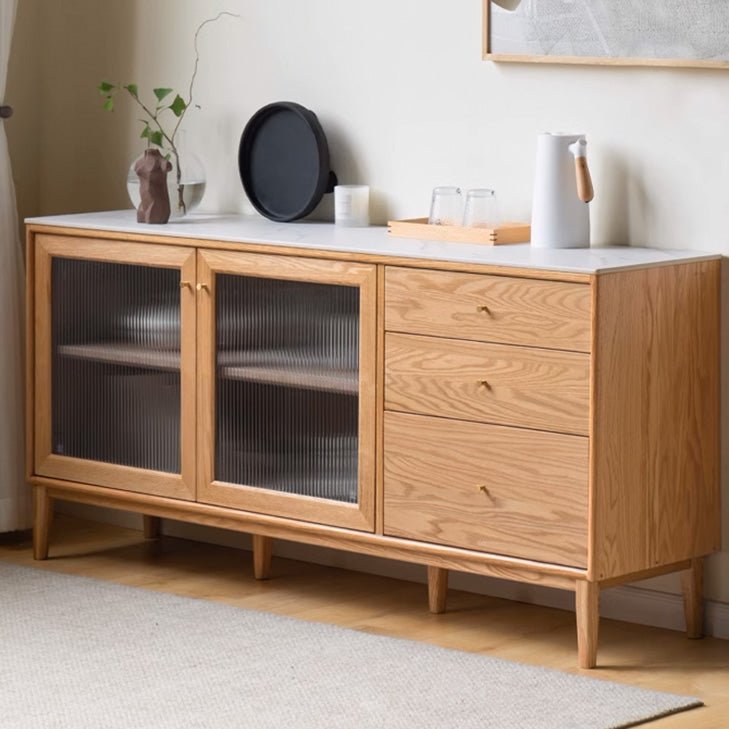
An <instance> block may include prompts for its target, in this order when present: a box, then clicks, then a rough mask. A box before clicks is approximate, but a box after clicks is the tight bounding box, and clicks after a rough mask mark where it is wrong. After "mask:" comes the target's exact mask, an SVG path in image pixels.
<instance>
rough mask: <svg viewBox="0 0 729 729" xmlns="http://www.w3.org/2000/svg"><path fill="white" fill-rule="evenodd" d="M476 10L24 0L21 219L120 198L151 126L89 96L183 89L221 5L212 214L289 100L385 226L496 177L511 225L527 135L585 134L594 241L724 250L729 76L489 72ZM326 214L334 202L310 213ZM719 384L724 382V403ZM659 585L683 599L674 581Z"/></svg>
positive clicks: (501, 68) (333, 2)
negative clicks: (268, 108) (108, 90)
mask: <svg viewBox="0 0 729 729" xmlns="http://www.w3.org/2000/svg"><path fill="white" fill-rule="evenodd" d="M480 8H481V3H480V2H479V1H478V0H460V2H453V3H448V4H446V3H443V2H442V0H397V1H396V2H392V0H369V2H367V3H361V2H358V3H354V2H342V0H307V1H306V2H292V0H266V1H265V2H260V1H259V2H255V1H254V0H227V2H223V1H221V0H207V1H206V2H200V0H155V2H150V0H104V1H103V2H100V1H99V0H63V2H51V0H20V4H19V14H18V27H17V34H16V41H15V47H14V52H13V57H12V59H11V75H10V81H9V91H8V98H9V101H10V102H12V103H14V105H15V106H16V108H17V111H18V113H17V115H16V117H14V119H13V120H12V123H9V124H8V125H7V127H8V134H9V137H10V143H11V152H12V156H13V162H14V167H15V177H16V181H17V185H18V197H19V205H20V208H21V214H22V215H27V214H39V213H60V212H72V211H82V210H95V209H105V208H114V207H126V206H127V204H128V203H127V198H126V194H125V186H124V178H125V174H126V169H127V167H128V165H129V162H130V161H131V160H132V159H133V157H134V156H136V154H137V153H138V152H139V151H140V150H141V145H140V144H139V140H138V139H137V136H138V133H139V130H140V127H139V125H138V124H137V123H136V121H135V119H136V114H135V111H134V109H133V108H132V106H131V104H130V103H122V104H120V105H119V108H118V110H117V111H116V112H114V114H111V115H110V114H106V113H104V112H103V111H102V110H101V108H100V99H99V96H98V94H97V93H96V91H95V86H96V85H97V84H98V82H99V81H100V80H101V79H102V78H108V79H110V80H120V81H134V82H137V83H138V84H139V85H140V89H142V90H143V91H144V90H147V92H148V93H149V89H151V88H152V87H153V86H157V85H169V86H173V87H175V88H178V89H183V88H185V87H186V85H187V83H188V80H189V77H190V73H191V70H192V62H193V54H192V47H191V46H192V35H193V32H194V29H195V28H196V26H197V25H198V24H199V23H200V22H201V21H202V20H203V19H205V18H207V17H211V16H212V15H214V14H216V13H217V12H218V11H219V10H224V9H226V10H232V11H234V12H237V13H239V14H240V15H241V18H240V20H237V21H236V20H231V19H224V20H222V21H220V22H219V23H218V24H216V25H214V26H212V27H208V28H207V29H206V30H205V31H204V34H203V36H202V37H201V42H200V48H201V64H200V72H199V78H198V86H197V88H198V94H197V101H198V103H200V104H201V106H202V109H201V110H199V111H197V110H196V111H194V112H193V113H192V114H191V115H190V119H189V123H188V124H187V128H188V137H189V138H190V140H191V141H192V143H193V144H194V145H195V146H196V147H197V149H198V151H199V153H200V156H201V157H202V158H203V159H204V161H205V164H206V167H207V171H208V192H207V194H206V199H205V200H204V203H203V205H204V207H205V209H207V210H209V211H212V212H222V211H243V210H245V209H246V207H247V206H246V202H245V199H244V195H243V192H242V189H241V186H240V182H239V179H238V173H237V166H236V165H237V147H238V141H239V138H240V134H241V131H242V129H243V126H244V125H245V123H246V121H247V119H248V118H249V117H250V116H251V114H252V113H253V112H254V111H255V110H256V109H258V108H259V107H260V106H262V105H264V104H266V103H268V102H270V101H275V100H283V99H286V100H292V101H298V102H300V103H303V104H304V105H306V106H308V107H309V108H311V109H313V110H314V111H316V113H317V114H318V116H319V118H320V120H321V122H322V124H323V125H324V128H325V130H326V132H327V135H328V138H329V142H330V147H331V150H332V157H333V161H334V166H335V169H336V172H337V173H338V175H339V179H340V181H342V182H365V183H369V184H370V185H371V186H372V188H373V193H374V198H375V208H374V216H373V217H374V218H375V220H376V221H379V222H384V221H385V220H386V219H387V218H388V217H408V216H415V215H421V214H423V213H424V212H425V211H426V209H427V205H428V198H429V193H430V190H431V188H432V187H433V186H435V185H438V184H459V185H462V186H463V187H476V186H478V187H482V186H493V187H495V188H496V190H497V193H498V195H499V198H500V202H501V206H502V209H503V212H504V213H505V215H507V216H508V217H511V218H515V219H527V218H528V216H529V211H530V201H531V185H532V175H533V166H534V148H535V137H536V134H537V133H538V132H539V131H543V130H563V131H565V130H566V131H572V130H576V131H581V132H586V133H587V135H588V140H589V147H590V155H591V163H592V168H593V176H594V180H595V187H596V190H597V197H596V199H595V202H594V203H593V207H592V214H593V243H595V244H606V243H631V244H634V245H649V246H657V247H672V248H693V249H697V250H708V251H715V252H719V253H727V252H729V205H728V204H727V198H729V134H727V120H728V119H729V72H726V71H709V70H706V71H704V70H671V69H668V70H666V69H655V68H643V69H619V68H600V67H557V66H546V67H534V66H520V65H495V64H491V63H485V62H483V61H481V60H480V58H481V29H480V24H481V15H480V13H481V9H480ZM125 101H126V100H125ZM329 212H330V202H329V201H327V202H326V203H325V204H323V205H322V207H321V209H320V211H319V215H320V216H325V215H327V214H328V213H329ZM725 278H726V277H725ZM725 290H729V281H727V285H726V286H725ZM724 330H725V336H724V353H725V357H724V361H725V362H726V363H728V364H727V365H725V371H727V370H729V351H727V342H729V336H726V332H727V331H729V325H728V324H726V323H725V325H724ZM727 384H728V383H727V381H726V372H725V377H724V387H723V391H724V393H725V395H724V397H723V400H724V405H726V398H727V394H726V393H729V386H727ZM723 412H724V413H725V414H726V413H729V408H727V407H724V408H723ZM725 419H726V415H725ZM724 430H725V433H729V429H728V428H724ZM726 444H727V436H724V439H723V445H725V446H726ZM723 450H726V448H723ZM723 484H724V510H723V518H724V535H725V536H724V549H725V552H724V553H723V554H722V555H719V556H718V557H715V558H714V559H713V560H712V561H711V563H710V565H709V589H708V591H709V594H710V595H711V596H712V597H714V598H715V599H721V600H723V601H725V602H729V475H728V473H727V467H726V466H725V467H724V471H723ZM651 584H652V585H654V586H655V585H658V586H659V587H660V588H661V589H670V590H675V589H677V586H676V583H675V580H673V579H672V578H666V579H663V580H661V581H658V582H656V581H654V582H653V583H651Z"/></svg>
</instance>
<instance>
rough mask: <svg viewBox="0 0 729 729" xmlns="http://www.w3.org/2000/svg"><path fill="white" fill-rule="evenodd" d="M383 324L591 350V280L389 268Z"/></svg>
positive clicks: (412, 330)
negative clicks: (553, 279) (585, 282)
mask: <svg viewBox="0 0 729 729" xmlns="http://www.w3.org/2000/svg"><path fill="white" fill-rule="evenodd" d="M385 307H386V308H385V328H386V329H387V330H388V331H395V332H407V333H409V334H431V335H434V336H439V337H452V338H457V339H473V340H476V341H482V342H501V343H504V344H521V345H527V346H532V347H544V348H547V349H568V350H575V351H578V352H589V351H590V341H591V333H590V332H591V293H590V286H589V285H588V284H578V283H562V282H557V281H536V280H532V279H525V278H510V277H507V276H479V275H475V274H470V273H451V272H447V271H420V270H417V269H410V268H394V267H391V266H388V267H387V269H386V272H385Z"/></svg>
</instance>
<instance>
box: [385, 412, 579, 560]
mask: <svg viewBox="0 0 729 729" xmlns="http://www.w3.org/2000/svg"><path fill="white" fill-rule="evenodd" d="M587 481H588V439H587V438H584V437H581V436H574V435H561V434H557V433H540V432H537V431H528V430H520V429H518V428H504V427H501V426H495V425H482V424H478V423H464V422H458V421H449V420H442V419H438V418H428V417H424V416H419V415H405V414H402V413H385V484H384V491H385V534H388V535H390V536H396V537H405V538H408V539H416V540H419V541H425V542H432V543H436V544H446V545H450V546H456V547H463V548H465V549H473V550H478V551H483V552H491V553H494V554H502V555H508V556H512V557H521V558H525V559H532V560H536V561H539V562H550V563H555V564H562V565H570V566H574V567H586V566H587Z"/></svg>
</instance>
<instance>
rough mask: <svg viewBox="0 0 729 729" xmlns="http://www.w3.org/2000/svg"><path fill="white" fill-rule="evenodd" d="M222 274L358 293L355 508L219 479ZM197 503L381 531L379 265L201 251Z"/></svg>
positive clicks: (199, 270) (199, 272)
mask: <svg viewBox="0 0 729 729" xmlns="http://www.w3.org/2000/svg"><path fill="white" fill-rule="evenodd" d="M221 273H226V274H231V275H243V276H256V277H258V276H261V277H264V278H277V279H282V280H294V281H309V282H313V283H321V284H338V285H343V286H353V287H357V288H358V289H359V311H360V327H359V343H360V355H359V356H360V359H359V443H358V459H359V460H358V477H359V487H358V500H357V504H348V503H342V502H337V501H333V500H327V499H320V498H314V497H308V496H301V495H297V494H290V493H284V492H276V491H272V490H268V489H262V488H256V487H252V486H250V485H245V484H230V483H224V482H221V481H218V480H217V479H216V476H215V459H214V454H215V448H216V445H215V407H216V398H215V381H216V344H215V300H216V283H215V281H216V276H217V275H218V274H221ZM197 275H198V284H199V285H200V287H201V288H200V289H199V291H198V294H199V296H198V317H199V327H200V336H199V337H198V342H197V345H198V349H197V353H198V354H197V362H198V368H199V372H200V375H199V378H198V390H197V393H198V414H199V417H198V441H197V443H198V491H197V493H198V500H199V501H203V502H205V503H209V504H217V505H221V506H231V507H234V508H238V509H245V510H248V511H260V512H262V513H268V514H275V515H277V516H289V517H292V518H295V519H302V520H304V521H313V522H320V523H323V524H332V525H338V526H344V527H349V528H351V529H361V530H365V531H373V530H374V528H375V433H376V423H375V420H376V418H375V410H376V404H377V400H376V398H377V394H376V380H377V374H376V372H377V315H376V312H377V269H376V268H375V266H371V265H365V264H359V263H356V264H355V263H346V262H341V261H325V260H319V259H309V258H291V257H284V256H269V255H257V254H247V253H229V252H224V251H208V250H205V251H200V252H199V253H198V269H197Z"/></svg>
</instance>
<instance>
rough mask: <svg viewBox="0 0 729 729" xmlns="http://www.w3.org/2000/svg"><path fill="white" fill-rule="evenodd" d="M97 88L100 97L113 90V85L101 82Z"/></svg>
mask: <svg viewBox="0 0 729 729" xmlns="http://www.w3.org/2000/svg"><path fill="white" fill-rule="evenodd" d="M97 88H98V89H99V93H100V94H101V95H102V96H106V95H107V94H108V93H109V92H110V91H113V90H114V84H110V83H109V82H108V81H102V82H101V83H100V84H99V85H98V86H97Z"/></svg>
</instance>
